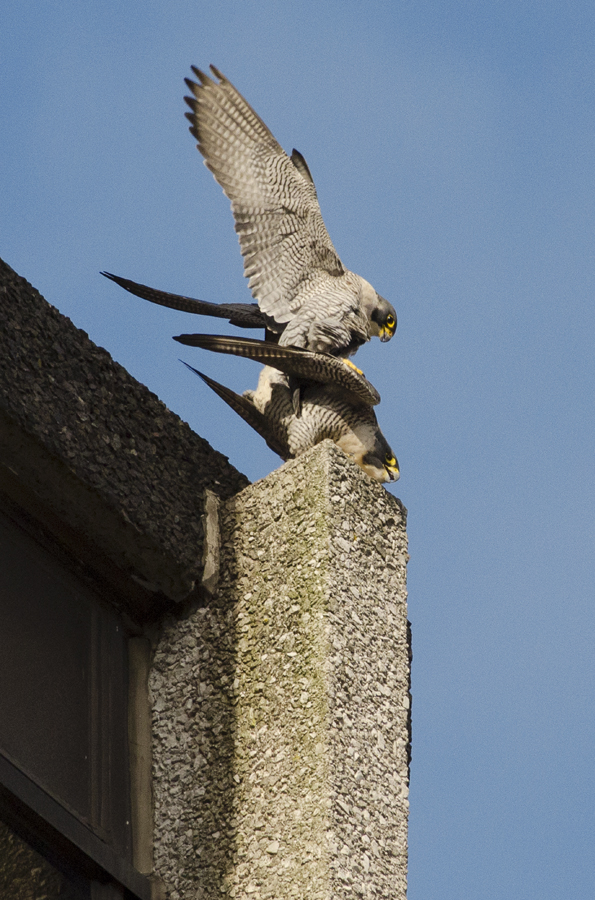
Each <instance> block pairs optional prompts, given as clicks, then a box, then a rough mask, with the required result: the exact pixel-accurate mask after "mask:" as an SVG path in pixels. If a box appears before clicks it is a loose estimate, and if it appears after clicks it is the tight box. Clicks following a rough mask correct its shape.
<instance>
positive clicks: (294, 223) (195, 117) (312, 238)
mask: <svg viewBox="0 0 595 900" xmlns="http://www.w3.org/2000/svg"><path fill="white" fill-rule="evenodd" d="M193 71H194V74H195V75H196V76H197V78H198V82H199V83H196V82H193V81H190V80H189V79H187V81H186V83H187V85H188V87H189V88H190V90H191V91H192V94H193V96H192V97H187V98H186V102H187V103H188V105H189V106H190V108H191V110H192V112H190V113H187V114H186V115H187V117H188V119H189V120H190V123H191V127H190V131H191V133H192V134H193V136H194V137H195V138H196V140H197V142H198V143H197V146H198V149H199V151H200V152H201V153H202V155H203V156H204V158H205V163H206V165H207V166H208V168H209V169H210V171H211V172H212V173H213V175H214V176H215V179H216V180H217V181H218V183H219V184H220V185H221V187H222V188H223V191H224V192H225V194H226V195H227V197H229V199H230V200H231V208H232V212H233V215H234V219H235V228H236V231H237V233H238V236H239V240H240V247H241V251H242V255H243V256H244V274H245V275H246V277H248V279H249V282H248V284H249V287H250V290H251V291H252V295H253V296H254V298H255V299H256V300H257V301H258V304H259V306H260V308H261V310H262V311H263V312H264V313H266V315H268V316H271V317H272V318H274V319H275V320H276V321H277V322H286V321H288V320H289V319H290V318H291V317H292V315H293V314H294V313H295V312H296V311H297V309H299V306H300V297H299V292H300V287H301V285H302V284H303V283H304V282H307V281H308V280H310V279H311V278H313V277H315V275H316V273H319V272H320V271H323V272H325V273H327V274H328V275H329V276H339V275H342V274H343V273H344V272H345V269H344V267H343V265H342V263H341V261H340V259H339V256H338V254H337V252H336V250H335V248H334V246H333V243H332V241H331V239H330V237H329V235H328V232H327V230H326V227H325V225H324V221H323V219H322V214H321V212H320V206H319V203H318V198H317V196H316V189H315V187H314V183H313V181H312V180H311V177H310V178H308V177H306V175H305V171H304V166H305V170H306V171H308V172H309V170H308V169H307V165H305V161H304V165H301V164H300V163H294V162H292V160H291V159H290V157H289V156H288V155H287V154H286V153H285V151H284V150H283V149H282V147H281V146H280V145H279V144H278V142H277V141H276V140H275V138H274V137H273V135H272V134H271V132H270V131H269V129H268V128H267V126H266V125H265V124H264V122H263V121H262V119H261V118H260V117H259V116H258V115H257V114H256V113H255V111H254V110H253V109H252V107H251V106H250V105H249V104H248V103H247V101H246V100H245V99H244V98H243V97H242V95H241V94H240V93H239V92H238V91H237V90H236V88H235V87H234V86H233V85H232V84H231V82H230V81H228V80H227V79H226V78H225V77H224V76H223V75H221V73H220V72H218V71H217V70H216V69H213V68H212V71H213V73H214V75H215V77H216V78H218V79H219V81H214V80H213V79H212V78H209V76H207V75H205V74H204V73H203V72H200V70H198V69H193ZM302 159H303V158H302Z"/></svg>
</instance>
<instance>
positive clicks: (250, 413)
mask: <svg viewBox="0 0 595 900" xmlns="http://www.w3.org/2000/svg"><path fill="white" fill-rule="evenodd" d="M180 362H181V363H184V365H185V366H186V368H187V369H190V370H191V371H192V372H194V373H195V374H196V375H198V377H199V378H202V380H203V381H204V382H205V384H208V386H209V387H210V388H211V390H212V391H214V392H215V393H216V394H217V395H218V396H219V397H221V399H222V400H225V402H226V403H227V405H228V406H230V407H231V408H232V409H233V411H234V412H236V413H237V414H238V416H240V417H241V418H242V419H243V420H244V422H247V423H248V425H250V426H251V427H252V428H253V429H254V431H256V432H257V434H259V435H260V436H261V437H262V438H264V440H265V441H266V443H267V445H268V446H269V448H270V449H271V450H272V451H273V453H276V454H277V455H278V456H280V457H281V459H283V460H287V459H289V458H290V456H291V454H290V453H289V449H288V448H287V447H286V446H284V445H283V444H281V443H280V442H279V441H278V440H277V439H276V438H275V436H274V435H273V434H272V433H271V429H270V427H269V424H268V421H267V419H266V416H263V414H262V413H261V412H260V410H258V409H256V407H255V406H254V404H253V403H252V402H251V401H250V400H248V399H247V398H246V397H241V396H240V395H239V394H236V393H235V391H232V390H231V388H227V387H225V385H223V384H219V382H218V381H215V380H214V379H213V378H209V376H208V375H205V374H204V372H199V370H198V369H195V368H194V366H191V365H189V364H188V363H187V362H184V360H183V359H181V360H180Z"/></svg>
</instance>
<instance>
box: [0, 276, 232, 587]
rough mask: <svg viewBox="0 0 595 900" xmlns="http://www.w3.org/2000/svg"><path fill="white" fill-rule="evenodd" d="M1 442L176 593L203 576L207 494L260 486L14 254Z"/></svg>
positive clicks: (64, 504)
mask: <svg viewBox="0 0 595 900" xmlns="http://www.w3.org/2000/svg"><path fill="white" fill-rule="evenodd" d="M0 449H1V451H2V456H3V458H6V460H7V462H6V463H5V464H6V465H8V466H9V467H10V468H11V469H12V470H14V471H16V472H17V473H18V474H21V475H22V477H23V481H25V482H26V483H27V484H31V485H34V486H35V488H36V489H37V490H38V492H39V494H40V496H42V498H43V499H44V500H46V501H47V502H48V503H50V505H51V506H52V507H53V508H54V509H55V510H56V512H57V513H58V514H59V515H60V516H61V518H62V519H63V520H64V521H66V522H68V523H70V525H71V526H72V527H73V528H74V529H76V530H77V531H78V532H80V533H88V534H89V536H90V539H91V540H92V541H93V542H94V543H95V544H98V543H99V544H101V543H103V545H104V549H105V550H106V552H107V553H108V554H109V555H110V556H111V557H112V558H113V559H114V560H116V561H117V563H118V564H119V565H121V566H122V567H123V568H124V569H126V570H130V571H133V572H135V573H136V574H137V575H138V576H139V577H141V578H144V579H145V580H147V581H149V582H151V581H154V582H155V584H154V588H155V590H161V591H163V592H165V594H166V595H168V596H171V597H173V598H174V599H178V598H179V597H178V595H179V596H184V594H185V593H188V592H189V591H190V590H191V589H192V586H193V583H194V582H195V581H196V580H197V579H198V578H199V577H200V574H201V571H202V552H201V551H202V540H203V530H202V523H201V514H202V511H203V498H204V492H205V489H206V488H208V489H210V490H212V491H214V492H215V493H216V494H218V495H219V496H220V497H221V498H223V499H225V498H228V497H230V496H232V495H233V494H234V493H236V492H237V491H239V490H241V489H242V488H244V487H245V486H246V485H247V484H248V483H249V482H248V479H247V478H245V476H243V475H241V474H240V473H239V472H238V471H237V470H236V469H234V468H233V466H231V465H230V463H229V462H228V460H227V458H226V457H224V456H223V455H222V454H221V453H218V452H217V451H215V450H213V448H212V447H211V446H210V445H209V444H208V443H207V441H205V440H204V439H203V438H201V437H199V436H198V435H197V434H195V433H194V432H193V431H192V430H191V429H190V427H189V426H188V425H187V424H186V423H185V422H182V421H181V420H180V419H179V418H178V417H177V416H176V415H175V414H174V413H172V412H170V411H169V410H168V409H167V408H166V407H165V405H164V404H163V403H162V402H161V401H160V400H159V399H158V398H157V397H156V396H155V394H153V393H151V391H149V390H148V389H147V388H146V387H145V386H144V385H142V384H139V382H137V381H135V379H134V378H132V376H131V375H129V374H128V372H126V370H125V369H124V368H123V367H122V366H120V365H119V364H118V363H116V362H114V360H113V359H112V358H111V357H110V355H109V354H108V353H107V352H106V351H105V350H103V349H101V348H100V347H97V346H96V345H95V344H94V343H93V342H92V341H91V340H89V338H88V336H87V335H86V334H85V332H83V331H81V330H80V329H78V328H75V326H74V325H73V324H72V322H71V321H70V320H69V319H67V318H66V317H65V316H63V315H61V314H60V313H59V312H58V310H57V309H56V308H55V307H53V306H51V305H50V304H49V303H47V302H46V300H44V298H43V297H42V296H41V295H40V294H39V293H38V291H36V290H35V289H34V288H33V287H32V286H31V285H30V284H29V283H28V282H27V281H25V279H24V278H21V277H20V276H19V275H17V274H16V272H14V271H13V270H12V269H11V268H10V267H9V266H8V265H7V264H6V263H5V262H3V261H2V260H0ZM55 485H57V486H58V487H57V488H56V490H55V491H54V493H52V486H55ZM110 513H111V515H110Z"/></svg>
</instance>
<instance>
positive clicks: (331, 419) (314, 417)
mask: <svg viewBox="0 0 595 900" xmlns="http://www.w3.org/2000/svg"><path fill="white" fill-rule="evenodd" d="M184 365H185V366H187V367H188V368H189V369H191V370H192V371H193V372H196V374H197V375H199V376H200V377H201V378H202V380H203V381H205V382H206V383H207V384H208V385H209V387H210V388H212V390H214V391H215V393H216V394H218V395H219V396H220V397H221V398H222V399H223V400H225V402H226V403H227V404H228V405H229V406H231V408H232V409H233V410H235V412H237V413H238V415H240V416H241V417H242V418H243V419H244V420H245V421H246V422H248V424H249V425H251V426H252V428H254V430H255V431H257V432H258V434H260V436H261V437H263V438H264V439H265V441H266V442H267V444H268V445H269V447H270V448H271V450H272V451H273V452H274V453H277V454H278V455H279V456H280V457H281V459H283V460H287V459H294V458H295V457H297V456H301V454H302V453H305V452H306V450H310V449H311V448H312V447H314V446H315V445H316V444H319V443H320V442H321V441H324V440H325V439H327V438H330V439H331V440H332V441H334V442H335V444H337V445H338V446H339V447H341V449H342V450H343V451H344V452H345V453H346V454H347V455H348V456H350V457H351V459H353V460H354V462H356V463H357V464H358V466H360V467H361V468H362V469H363V470H364V472H366V473H367V474H368V475H369V476H370V477H371V478H373V479H374V480H375V481H380V482H387V481H397V480H398V479H399V477H400V472H399V463H398V462H397V459H396V457H395V455H394V453H393V451H392V450H391V448H390V446H389V444H388V442H387V440H386V438H385V437H384V435H383V434H382V432H381V430H380V427H379V425H378V421H377V419H376V416H375V415H374V410H373V409H372V407H371V406H366V405H365V404H363V403H357V402H352V401H351V400H350V399H348V396H349V395H347V394H346V393H345V392H344V391H342V390H341V389H340V388H338V387H337V386H336V385H333V384H314V383H312V384H309V385H308V386H307V387H305V388H304V391H303V396H302V411H301V415H300V416H296V415H295V412H294V409H293V399H292V390H291V388H290V386H289V381H288V377H287V375H285V374H283V373H282V372H279V371H277V370H276V369H274V368H272V367H271V366H265V367H264V368H263V369H262V371H261V373H260V378H259V379H258V387H257V389H256V390H255V391H245V392H244V395H243V396H240V395H239V394H236V393H235V392H234V391H232V390H230V389H229V388H227V387H225V386H224V385H222V384H219V382H217V381H214V380H213V379H212V378H209V377H208V376H207V375H204V374H203V373H202V372H199V370H198V369H195V368H194V367H193V366H189V365H188V363H184Z"/></svg>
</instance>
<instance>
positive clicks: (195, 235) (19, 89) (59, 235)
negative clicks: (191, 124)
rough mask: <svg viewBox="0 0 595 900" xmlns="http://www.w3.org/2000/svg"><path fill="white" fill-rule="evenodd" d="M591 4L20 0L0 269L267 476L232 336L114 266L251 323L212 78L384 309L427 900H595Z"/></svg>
mask: <svg viewBox="0 0 595 900" xmlns="http://www.w3.org/2000/svg"><path fill="white" fill-rule="evenodd" d="M594 45H595V7H594V6H593V4H592V3H588V2H581V0H578V2H571V3H568V2H566V3H562V2H556V3H553V2H547V0H542V2H523V0H516V2H505V0H502V2H498V0H491V2H490V3H487V4H486V3H480V2H471V0H469V2H455V0H440V2H438V0H437V2H423V0H417V2H415V3H413V2H398V0H392V2H384V0H370V2H368V3H365V4H364V3H360V2H357V3H356V2H351V0H343V2H340V3H339V2H332V0H331V2H317V3H312V2H302V3H292V4H290V3H282V2H280V0H276V2H273V0H259V2H254V0H241V2H240V0H234V2H228V0H223V2H221V0H219V2H215V3H206V2H190V0H170V2H167V3H165V2H156V0H153V2H151V0H145V2H143V3H121V2H117V3H116V2H113V0H107V2H106V0H103V2H101V3H93V2H69V0H62V2H60V3H49V2H41V0H32V2H29V3H27V4H23V3H16V2H11V0H8V2H7V0H5V3H4V4H3V27H2V29H1V33H0V96H1V104H2V122H3V125H2V139H1V141H0V183H1V191H0V194H1V197H2V202H1V208H2V215H1V221H0V255H1V256H2V257H3V258H4V259H5V260H6V261H7V262H8V263H9V264H10V265H11V266H12V267H13V268H14V269H16V270H17V271H18V272H19V273H20V274H21V275H24V276H25V277H26V278H27V279H28V280H29V281H30V282H31V283H32V284H34V285H35V286H36V287H37V288H38V289H39V290H40V291H41V292H42V293H43V294H44V296H45V297H46V298H47V299H48V300H49V301H50V302H51V303H53V304H54V305H56V306H57V307H58V308H59V309H60V310H61V311H62V312H63V313H65V314H66V315H67V316H69V317H70V318H71V319H72V320H73V322H74V323H75V324H76V325H77V326H79V327H80V328H83V329H84V330H85V331H87V332H88V333H89V335H90V337H91V338H92V339H93V340H94V341H95V342H96V343H98V344H100V345H102V346H104V347H106V348H107V349H108V350H109V351H110V352H111V353H112V355H113V356H114V358H115V359H117V360H118V361H119V362H121V363H122V364H123V365H124V366H125V367H126V368H127V369H128V370H129V371H130V372H131V373H132V374H133V375H134V376H135V377H136V378H138V379H139V380H140V381H142V382H144V383H145V384H147V385H148V386H149V387H150V388H151V390H153V391H154V392H155V393H156V394H158V396H159V397H161V399H162V400H164V402H165V403H167V405H168V406H169V407H170V408H171V409H173V410H174V411H175V412H177V413H178V414H179V415H180V416H181V417H182V418H184V419H185V420H186V421H188V422H189V423H190V424H191V426H192V427H193V428H194V429H195V430H196V431H197V432H198V433H200V434H201V435H203V436H204V437H206V438H207V439H208V440H209V441H210V442H211V444H212V445H213V446H214V447H216V448H217V449H218V450H220V451H222V452H223V453H225V454H226V455H228V456H229V457H230V459H231V461H232V462H233V463H234V464H235V465H236V466H237V467H238V468H239V469H241V470H242V471H244V472H245V473H246V474H247V475H248V476H249V477H250V478H251V479H253V480H255V479H257V478H260V477H262V476H264V475H266V474H267V473H268V472H269V471H271V469H273V468H275V467H276V466H277V464H278V459H277V458H276V457H275V456H274V455H273V454H272V453H271V452H270V451H269V450H268V449H267V448H266V446H265V445H264V443H263V442H262V441H261V439H260V438H258V436H257V435H256V434H254V433H252V432H251V431H250V430H249V428H248V426H247V425H245V424H244V423H242V422H241V421H240V420H239V419H238V418H236V417H235V416H234V414H233V413H232V412H231V410H228V409H227V408H226V407H225V406H224V405H223V403H222V402H221V401H220V400H219V399H218V398H217V397H215V396H214V395H210V393H209V392H208V389H207V388H206V386H205V385H203V384H202V383H200V381H199V380H198V379H197V378H196V377H195V376H193V375H192V373H190V372H188V371H187V370H186V369H184V367H183V366H182V365H181V364H180V363H179V362H178V358H179V357H180V356H181V357H182V358H184V359H186V360H187V361H188V362H190V363H191V364H193V365H196V366H197V367H199V368H202V369H203V370H205V371H206V372H207V373H208V374H210V375H211V376H212V377H214V378H216V379H217V380H219V381H222V382H224V383H225V384H228V385H229V386H231V387H233V388H235V389H236V390H238V391H241V390H243V389H244V388H246V387H252V386H254V384H255V382H256V378H257V373H258V367H257V366H256V365H255V364H253V363H250V362H249V361H246V360H231V359H226V358H224V357H221V356H215V355H213V356H212V357H210V356H208V354H206V353H205V352H203V351H199V350H192V349H191V348H180V346H179V345H177V344H175V342H173V341H172V340H171V336H172V335H174V334H179V333H181V332H185V331H199V330H205V331H208V330H211V331H213V332H217V331H225V330H227V331H231V330H232V329H231V326H227V325H223V326H222V325H221V324H219V325H217V323H216V322H212V323H209V322H208V321H205V322H199V321H198V320H197V319H194V318H191V317H189V316H187V315H185V314H183V313H179V312H175V311H169V310H165V309H161V308H158V307H153V306H151V305H150V304H147V303H144V302H143V301H141V300H139V299H137V298H134V297H131V296H130V295H128V294H126V293H125V292H124V291H121V290H120V289H118V288H117V287H116V286H115V285H113V284H111V283H109V282H108V281H106V280H105V279H103V278H101V277H100V276H99V271H100V270H101V269H107V270H108V271H112V272H115V273H117V274H119V275H123V276H125V277H129V278H132V279H134V280H137V281H143V282H145V283H147V284H150V285H153V286H155V287H160V288H163V289H165V290H170V291H175V292H179V293H185V294H189V295H191V296H196V297H201V298H203V299H205V300H212V301H218V302H223V301H236V302H237V301H246V300H249V299H250V297H249V293H248V290H247V287H246V284H245V281H244V279H243V277H242V262H241V257H240V253H239V250H238V246H237V240H236V236H235V234H234V231H233V226H232V218H231V214H230V211H229V204H228V201H227V200H226V199H225V197H224V196H223V194H222V192H221V190H220V188H219V187H218V186H217V185H216V184H215V182H214V180H213V178H212V177H211V175H210V174H209V173H208V171H207V170H206V169H205V167H204V166H203V165H202V161H201V158H200V156H199V154H198V153H197V151H196V149H195V147H194V141H193V140H192V138H191V137H190V135H189V134H188V131H187V127H186V125H187V123H186V120H185V119H184V118H183V113H184V111H185V105H184V103H183V99H182V98H183V95H184V93H185V86H184V84H183V78H184V77H185V76H187V75H189V74H190V65H191V64H195V65H198V66H200V67H201V68H206V67H207V66H208V64H209V63H211V62H212V63H214V64H215V65H217V66H218V67H219V68H220V69H221V70H222V71H223V72H224V73H225V74H226V75H227V76H228V77H229V78H230V79H231V80H232V81H233V82H234V84H235V85H236V86H237V87H238V89H239V90H240V91H241V92H242V93H243V94H244V95H245V96H246V97H247V99H248V100H249V102H250V103H252V104H253V106H254V107H255V109H256V110H257V112H258V113H259V114H260V115H261V116H262V117H263V119H264V120H265V122H266V123H267V124H268V125H269V127H270V128H271V130H272V131H273V133H274V134H275V136H276V137H277V139H278V140H279V141H280V143H281V144H282V145H283V146H284V147H285V149H286V150H288V151H291V149H292V148H293V147H297V148H298V149H299V150H300V151H301V152H302V153H303V154H304V156H305V157H306V159H307V160H308V164H309V166H310V169H311V171H312V174H313V176H314V179H315V181H316V185H317V188H318V194H319V198H320V202H321V206H322V212H323V215H324V218H325V222H326V224H327V227H328V230H329V232H330V235H331V237H332V239H333V241H334V243H335V246H336V248H337V250H338V252H339V254H340V256H341V258H342V259H343V261H344V263H345V264H346V265H347V266H348V267H349V268H351V269H353V270H354V271H356V272H358V273H359V274H361V275H363V276H364V277H366V278H367V279H368V280H370V281H371V282H372V283H373V284H374V286H375V287H376V288H377V290H378V291H379V292H380V293H381V294H383V295H384V296H385V297H387V298H388V299H389V300H391V302H393V304H394V305H395V307H396V309H397V312H398V316H399V328H398V331H397V334H396V336H395V338H394V339H393V341H391V343H389V344H384V345H380V344H379V342H378V341H374V342H373V343H372V344H370V345H368V346H367V347H365V348H363V349H362V350H361V351H360V353H359V354H358V357H357V359H358V362H359V364H360V365H363V368H364V369H365V371H366V374H367V375H368V377H369V378H370V380H371V381H372V382H373V383H374V384H375V385H376V386H377V387H378V389H379V390H380V392H381V394H382V404H381V406H380V407H379V410H378V416H379V420H380V424H381V427H382V429H383V431H384V433H385V434H386V436H387V438H388V440H389V442H390V443H391V445H392V447H393V448H394V450H395V451H396V453H397V455H398V457H399V461H400V463H401V469H402V478H401V481H400V482H399V483H398V484H397V485H395V486H391V488H390V490H391V492H393V493H395V494H396V495H397V496H399V497H401V499H402V500H403V502H404V503H405V505H406V506H407V507H408V509H409V536H410V544H411V546H410V550H411V563H410V567H409V589H410V618H411V620H412V623H413V641H414V647H413V649H414V669H413V697H414V706H413V726H414V734H413V764H412V785H411V822H410V887H409V898H410V900H435V898H437V897H440V900H461V898H472V900H475V898H481V900H492V898H494V900H496V898H497V900H500V898H506V900H509V898H510V897H514V898H515V900H533V898H539V900H554V898H555V900H559V898H560V897H562V896H568V897H573V898H575V897H576V898H583V897H585V898H587V897H592V896H595V871H594V865H593V833H594V822H593V809H594V807H595V797H594V766H593V757H594V753H593V746H594V737H595V735H594V731H595V727H594V711H595V710H594V706H595V704H594V701H593V696H594V693H595V690H594V689H595V684H594V681H595V679H594V667H593V661H592V660H593V645H594V638H595V634H594V631H595V628H594V625H595V621H594V614H593V606H594V604H593V599H594V593H595V588H594V584H595V577H594V576H595V571H594V569H595V566H594V557H595V513H594V510H595V489H594V479H593V463H594V452H593V451H594V447H593V444H594V425H595V422H594V418H595V417H594V405H593V393H594V391H593V388H594V384H595V361H594V353H593V346H594V331H595V328H594V324H595V322H594V319H595V313H594V303H593V294H594V288H595V283H594V282H595V279H594V271H595V267H594V253H593V238H594V233H593V232H594V222H595V215H594V211H593V196H594V192H593V187H594V184H593V182H594V180H595V179H594V172H595V169H594V165H593V162H594V159H593V157H594V149H595V124H594V116H593V109H594V102H593V101H594V94H595V57H594V51H593V47H594Z"/></svg>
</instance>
